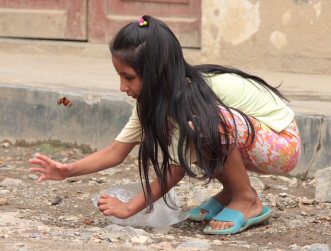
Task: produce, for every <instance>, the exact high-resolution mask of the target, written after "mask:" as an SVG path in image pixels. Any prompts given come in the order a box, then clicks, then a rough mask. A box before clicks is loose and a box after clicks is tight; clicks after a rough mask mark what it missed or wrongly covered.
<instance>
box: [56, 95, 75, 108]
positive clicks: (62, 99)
mask: <svg viewBox="0 0 331 251" xmlns="http://www.w3.org/2000/svg"><path fill="white" fill-rule="evenodd" d="M57 104H58V105H61V104H63V105H64V106H68V107H70V106H72V103H71V102H70V101H69V99H67V98H66V97H63V98H61V99H59V100H58V101H57Z"/></svg>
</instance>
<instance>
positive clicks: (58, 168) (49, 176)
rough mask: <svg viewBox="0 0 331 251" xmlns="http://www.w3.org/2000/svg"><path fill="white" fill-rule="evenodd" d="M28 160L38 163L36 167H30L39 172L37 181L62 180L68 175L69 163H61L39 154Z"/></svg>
mask: <svg viewBox="0 0 331 251" xmlns="http://www.w3.org/2000/svg"><path fill="white" fill-rule="evenodd" d="M29 162H30V163H31V164H35V165H38V167H32V168H30V171H31V172H36V173H41V175H40V177H39V179H38V181H39V182H42V181H43V180H64V179H66V178H68V177H69V172H70V169H71V165H68V164H62V163H60V162H57V161H55V160H52V159H51V158H48V157H46V156H44V155H41V154H38V155H37V156H36V157H35V158H33V159H30V160H29Z"/></svg>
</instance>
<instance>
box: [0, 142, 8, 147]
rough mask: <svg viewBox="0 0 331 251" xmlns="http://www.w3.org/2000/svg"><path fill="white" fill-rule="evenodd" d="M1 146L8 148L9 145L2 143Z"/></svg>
mask: <svg viewBox="0 0 331 251" xmlns="http://www.w3.org/2000/svg"><path fill="white" fill-rule="evenodd" d="M1 146H2V147H3V148H8V147H9V146H10V144H9V143H8V142H4V143H2V144H1Z"/></svg>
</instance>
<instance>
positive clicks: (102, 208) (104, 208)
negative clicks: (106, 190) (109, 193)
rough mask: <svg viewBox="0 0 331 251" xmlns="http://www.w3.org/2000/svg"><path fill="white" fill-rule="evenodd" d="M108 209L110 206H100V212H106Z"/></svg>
mask: <svg viewBox="0 0 331 251" xmlns="http://www.w3.org/2000/svg"><path fill="white" fill-rule="evenodd" d="M107 208H108V206H107V205H106V204H100V205H99V210H100V211H105V210H106V209H107Z"/></svg>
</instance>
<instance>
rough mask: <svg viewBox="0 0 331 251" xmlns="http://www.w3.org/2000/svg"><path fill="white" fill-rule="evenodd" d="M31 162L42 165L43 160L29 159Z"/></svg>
mask: <svg viewBox="0 0 331 251" xmlns="http://www.w3.org/2000/svg"><path fill="white" fill-rule="evenodd" d="M29 163H30V164H36V165H41V163H42V160H40V159H29Z"/></svg>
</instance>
